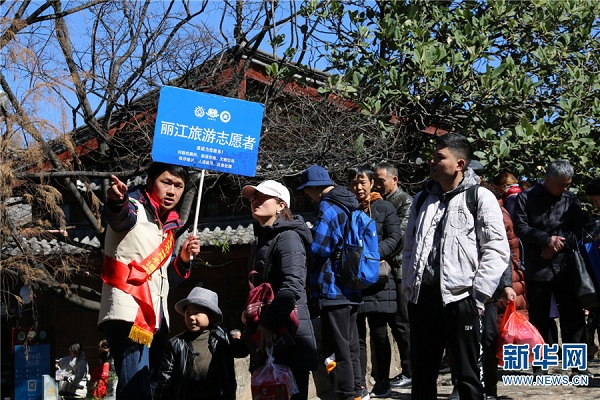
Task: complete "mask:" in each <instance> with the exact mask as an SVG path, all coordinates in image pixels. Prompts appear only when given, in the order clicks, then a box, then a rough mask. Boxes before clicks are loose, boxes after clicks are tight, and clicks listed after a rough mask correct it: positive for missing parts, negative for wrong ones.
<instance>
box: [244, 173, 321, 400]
mask: <svg viewBox="0 0 600 400" xmlns="http://www.w3.org/2000/svg"><path fill="white" fill-rule="evenodd" d="M242 196H243V197H244V198H246V199H248V200H249V201H250V208H251V210H252V216H253V217H254V219H255V220H256V221H257V222H258V225H255V228H254V229H255V230H254V232H255V235H256V241H255V243H254V247H253V251H252V254H251V258H250V270H253V271H256V272H257V273H256V274H253V275H252V280H253V282H252V283H253V284H254V285H255V286H256V285H259V284H260V283H262V282H269V283H270V284H271V286H272V287H273V291H274V293H275V298H274V300H273V302H272V303H271V305H270V306H269V308H268V309H267V310H266V311H264V312H263V314H262V316H261V322H260V325H259V326H258V329H257V334H256V335H255V338H256V344H257V347H258V348H259V349H266V348H268V347H269V346H271V345H272V344H274V343H276V342H277V340H278V339H279V338H280V337H281V336H282V335H283V334H285V332H286V330H287V327H288V322H289V315H290V313H291V312H292V310H293V309H294V307H295V306H297V308H298V317H299V322H300V323H299V326H298V330H297V332H296V333H295V334H294V335H293V340H294V342H295V343H294V344H293V345H292V346H290V347H287V348H286V349H285V351H284V352H282V354H275V362H276V363H277V364H283V365H287V366H288V367H290V369H291V370H292V373H293V375H294V378H295V380H296V384H297V385H298V389H299V391H300V392H299V393H298V394H296V395H294V396H292V399H293V400H296V399H298V400H299V399H307V398H308V380H309V371H311V370H315V369H316V368H317V345H316V341H315V335H314V331H313V326H312V323H311V321H310V316H309V312H308V306H307V301H306V290H305V286H306V276H307V271H306V248H307V246H310V243H311V241H312V235H311V233H310V229H309V228H308V226H306V223H305V222H304V220H303V219H302V217H300V216H293V215H292V213H291V211H290V208H289V204H290V192H289V190H288V189H287V188H286V187H285V186H283V185H282V184H281V183H279V182H276V181H272V180H268V181H264V182H262V183H261V184H259V185H257V186H246V187H244V188H243V189H242ZM250 353H251V358H252V354H255V353H254V352H253V351H251V352H250ZM255 358H256V357H255ZM253 361H255V360H251V366H252V367H258V366H259V365H256V363H255V362H253Z"/></svg>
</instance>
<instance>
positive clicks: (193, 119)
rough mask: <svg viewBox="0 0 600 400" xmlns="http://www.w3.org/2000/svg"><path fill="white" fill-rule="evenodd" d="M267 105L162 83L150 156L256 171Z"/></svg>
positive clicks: (190, 164)
mask: <svg viewBox="0 0 600 400" xmlns="http://www.w3.org/2000/svg"><path fill="white" fill-rule="evenodd" d="M264 110H265V106H264V105H262V104H259V103H253V102H250V101H245V100H238V99H232V98H229V97H223V96H217V95H214V94H208V93H200V92H195V91H193V90H187V89H180V88H176V87H171V86H164V87H163V88H162V89H161V90H160V99H159V102H158V114H157V116H156V127H155V129H154V142H153V144H152V159H153V160H154V161H161V162H165V163H169V164H177V165H183V166H188V167H195V168H201V169H208V170H213V171H220V172H228V173H231V174H238V175H245V176H254V175H255V174H256V163H257V160H258V145H259V141H260V131H261V127H262V118H263V113H264Z"/></svg>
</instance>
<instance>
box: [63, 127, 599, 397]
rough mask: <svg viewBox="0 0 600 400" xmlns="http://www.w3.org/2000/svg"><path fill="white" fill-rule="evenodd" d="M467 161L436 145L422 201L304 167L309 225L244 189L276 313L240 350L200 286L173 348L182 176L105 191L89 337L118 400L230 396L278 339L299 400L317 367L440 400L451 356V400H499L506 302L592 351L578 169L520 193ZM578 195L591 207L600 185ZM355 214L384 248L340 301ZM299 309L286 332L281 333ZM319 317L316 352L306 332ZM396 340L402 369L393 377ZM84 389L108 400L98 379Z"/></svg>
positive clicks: (377, 181) (595, 233)
mask: <svg viewBox="0 0 600 400" xmlns="http://www.w3.org/2000/svg"><path fill="white" fill-rule="evenodd" d="M472 157H473V149H472V147H471V144H470V142H469V141H468V140H467V139H466V138H465V137H464V136H461V135H458V134H446V135H443V136H440V137H439V138H437V142H436V147H435V151H434V154H433V159H432V160H431V163H430V179H429V180H428V181H427V183H426V185H425V186H424V189H423V190H422V191H420V192H419V193H417V194H416V195H415V196H414V197H413V196H411V195H409V194H407V193H406V192H405V191H403V190H402V188H401V187H400V186H399V180H398V170H397V169H396V167H395V166H394V165H393V164H390V163H381V164H379V165H377V166H376V167H374V168H371V167H367V166H358V167H356V168H352V169H350V170H349V174H348V179H347V182H346V183H347V184H346V185H336V184H335V183H334V182H333V180H332V179H331V177H330V175H329V173H328V172H327V170H326V169H325V168H323V167H321V166H319V165H316V164H315V165H311V166H310V167H308V168H307V169H306V170H304V171H303V173H302V174H301V176H300V184H299V186H298V187H297V190H299V191H302V192H303V193H304V194H305V195H306V196H307V197H308V198H309V199H311V200H312V202H313V203H314V204H315V206H316V208H317V216H316V220H315V223H314V225H313V227H312V229H309V228H308V226H307V224H306V222H305V221H304V220H303V219H302V217H301V216H299V215H295V214H294V213H293V212H292V209H291V198H292V196H291V192H290V190H289V189H288V188H287V187H286V186H284V185H283V184H281V183H280V182H277V181H273V180H267V181H264V182H261V183H260V184H258V185H249V186H245V187H244V188H243V189H242V192H241V195H242V197H243V198H244V199H246V200H247V201H248V204H249V206H250V210H251V212H252V216H253V218H254V219H255V221H256V224H255V228H254V233H255V236H256V240H255V242H254V245H253V248H252V251H251V256H250V260H249V268H248V270H249V272H250V271H252V273H251V274H250V279H251V281H252V283H253V284H254V285H260V284H261V283H263V282H268V283H270V284H271V286H272V288H273V291H274V299H273V301H272V303H271V304H270V306H269V307H268V308H267V309H265V310H264V311H263V313H262V315H261V319H260V324H259V325H258V327H257V328H256V329H255V330H254V331H253V332H243V333H242V334H241V335H239V334H238V335H236V336H235V337H234V336H233V335H231V333H230V332H227V331H226V330H224V329H223V328H221V327H220V325H221V323H222V321H223V315H222V312H221V310H220V308H219V300H218V296H217V293H215V292H214V291H212V290H209V289H208V288H201V287H195V288H194V289H192V291H191V292H190V293H189V295H188V296H187V298H186V299H184V300H181V301H179V302H178V303H177V304H176V305H175V310H176V311H177V312H178V313H179V314H181V315H182V316H183V318H184V321H185V324H186V327H187V328H188V330H187V331H185V332H184V333H181V334H179V335H177V336H175V337H173V338H171V339H169V334H168V333H169V331H168V326H169V315H168V308H167V303H166V301H167V295H168V292H169V284H170V282H171V284H173V282H174V281H181V280H182V279H185V278H187V277H188V276H189V274H190V267H191V260H192V258H193V257H194V256H196V255H198V254H199V252H200V246H199V240H198V237H197V236H193V235H189V236H188V237H187V238H186V239H185V241H184V243H183V245H182V247H181V251H180V252H179V254H178V255H175V254H174V238H173V232H174V230H175V229H177V228H179V227H180V226H181V221H180V220H179V216H178V214H177V212H176V211H175V210H176V206H177V204H178V202H179V200H180V199H181V196H182V194H183V191H184V189H185V187H186V185H187V183H188V175H187V172H186V170H185V169H184V168H182V167H178V166H174V165H168V164H163V163H153V164H152V165H151V166H150V168H149V169H148V180H147V183H146V186H144V187H141V188H135V189H133V190H129V188H128V187H127V186H126V185H125V184H124V183H123V182H121V181H120V180H119V179H117V178H116V177H113V183H112V185H111V186H110V188H109V189H108V193H107V202H106V206H105V214H106V217H107V221H108V227H107V233H106V244H105V250H104V252H105V259H104V265H103V269H102V279H103V282H104V283H103V289H102V300H101V310H100V316H99V326H100V328H101V330H102V332H103V333H104V335H105V337H106V338H107V340H108V343H110V355H111V358H112V360H113V363H114V371H115V374H116V376H117V378H118V385H117V387H116V398H117V399H128V400H129V399H144V400H147V399H152V398H155V399H182V400H188V399H189V400H191V399H233V398H235V396H236V379H235V371H234V368H233V360H234V358H235V357H245V356H247V355H248V354H249V355H250V358H251V361H250V368H251V370H254V369H256V368H258V367H260V366H261V364H263V363H264V360H265V358H264V357H261V352H265V351H267V349H269V348H272V347H276V345H277V343H279V341H280V340H282V338H284V337H285V338H286V340H287V342H286V343H287V344H286V349H285V351H284V352H279V353H276V354H274V357H275V362H276V363H277V364H282V365H286V366H288V367H289V369H290V371H291V373H292V375H293V377H294V379H295V382H296V384H297V388H298V393H296V394H294V395H293V396H292V397H291V398H292V399H295V400H297V399H298V400H299V399H307V398H308V388H309V376H310V372H311V371H314V370H316V369H317V366H318V364H319V363H323V362H324V361H325V358H327V360H328V362H329V363H330V366H329V367H328V369H327V370H328V372H329V377H330V380H331V382H332V386H333V390H334V391H335V393H336V395H337V397H338V398H339V399H342V400H347V399H352V400H355V399H369V398H385V397H389V396H391V394H392V390H393V389H394V388H397V387H408V386H410V387H411V392H412V397H413V398H415V399H419V400H428V399H437V389H436V388H437V384H436V381H437V378H438V373H439V366H440V363H441V362H442V359H443V357H447V358H448V359H449V360H450V361H449V362H450V366H451V370H452V379H453V383H454V390H453V392H452V395H451V396H450V398H451V399H459V398H460V399H482V398H485V399H495V398H496V397H497V396H498V390H497V370H498V362H497V359H496V340H497V335H498V320H499V317H498V316H499V315H501V314H502V313H503V312H504V309H505V308H506V305H507V303H508V302H509V301H515V302H516V308H517V310H520V312H524V313H526V314H528V316H529V319H530V321H531V322H532V323H533V325H534V326H535V327H536V328H537V329H538V330H539V332H540V333H541V334H542V336H543V337H544V339H545V340H546V341H547V342H549V343H551V342H552V340H555V341H556V336H554V337H552V335H553V333H552V329H551V328H552V326H551V322H552V321H553V320H552V318H551V316H552V315H553V313H557V314H558V315H560V325H561V335H562V340H563V341H564V342H569V343H588V341H589V340H590V338H589V333H590V332H593V331H595V330H596V329H597V328H598V317H597V315H598V314H597V313H595V311H594V310H589V311H590V312H589V315H588V316H587V319H586V314H585V313H586V311H585V310H584V309H583V308H582V307H581V306H580V305H579V303H578V302H577V299H576V298H575V296H574V295H573V293H572V290H571V289H570V288H571V287H572V284H573V282H572V280H573V274H572V266H571V258H570V256H569V255H570V253H571V252H572V251H573V249H574V247H575V246H577V242H578V241H579V240H581V239H582V233H583V232H586V234H587V235H588V236H589V237H591V238H592V240H600V228H599V225H600V223H598V220H597V219H594V218H593V217H592V215H591V214H588V213H587V212H585V211H584V209H583V208H582V205H581V202H580V199H579V197H578V196H576V195H575V194H573V193H572V192H571V191H569V186H570V184H571V182H572V179H573V176H574V170H573V167H572V166H571V165H570V164H569V163H568V162H567V161H564V160H556V161H553V162H551V163H550V164H549V165H548V166H547V167H546V175H545V178H544V180H543V182H541V183H538V184H536V185H533V186H532V187H525V185H521V184H520V182H519V180H518V179H516V178H515V176H513V175H512V174H510V173H508V172H503V173H501V174H499V175H498V176H495V177H487V176H486V174H485V171H484V170H483V166H482V165H481V163H479V162H477V161H476V160H473V159H472ZM585 192H586V194H587V195H588V198H589V201H590V202H592V204H593V205H594V206H595V207H599V206H600V178H597V179H595V180H592V181H591V182H589V184H588V185H587V187H586V191H585ZM352 210H362V211H364V212H365V213H366V214H367V215H368V216H369V217H370V218H372V219H373V220H374V221H375V223H376V228H377V236H378V240H379V246H378V251H379V255H380V277H379V280H378V281H377V282H376V283H375V284H373V285H371V286H370V287H368V288H365V289H357V288H354V287H349V286H348V285H347V284H346V283H345V282H344V281H343V280H342V279H340V275H339V274H338V271H339V269H340V265H341V262H342V260H341V258H340V257H339V254H340V251H341V248H342V245H343V240H344V229H345V226H346V224H347V222H348V219H349V217H350V212H351V211H352ZM521 251H523V254H521ZM381 271H384V272H381ZM311 306H316V309H317V310H318V315H315V314H314V313H313V312H312V311H313V310H314V309H315V307H311ZM296 312H297V316H298V324H297V329H296V328H295V329H294V330H293V331H292V330H290V329H288V328H289V326H288V325H287V324H288V323H289V318H290V314H291V313H296ZM316 317H318V318H319V320H320V324H321V337H320V338H317V337H315V331H314V329H313V323H312V321H311V319H313V318H316ZM586 321H588V325H586ZM590 321H591V322H590ZM590 325H592V326H590ZM367 327H368V332H369V335H367ZM388 329H389V331H390V332H391V334H392V339H393V342H395V344H396V345H397V346H398V350H399V354H400V360H401V362H400V365H399V366H398V367H399V370H400V371H401V372H400V374H398V375H397V376H394V377H390V364H391V360H392V357H391V343H390V342H391V340H390V338H389V337H388ZM238 333H239V332H238ZM554 335H556V333H554ZM290 336H291V340H290ZM317 339H318V340H319V341H320V342H321V343H322V348H323V354H322V355H321V356H322V357H323V359H318V357H319V355H318V353H317ZM591 339H592V341H593V337H592V338H591ZM368 341H370V342H369V344H370V348H371V359H370V360H369V359H368V357H367V344H368ZM444 355H445V356H444ZM332 360H333V361H334V362H333V363H331V362H332ZM369 363H370V364H371V368H372V377H373V378H374V381H375V384H374V386H373V387H371V388H369V387H368V386H370V383H369V382H367V380H366V377H367V365H368V364H369ZM75 364H77V362H75ZM108 365H109V363H108V358H107V357H100V365H99V366H98V368H97V369H96V370H95V372H94V373H92V380H93V381H94V380H95V381H96V382H102V381H103V380H104V379H105V377H106V376H107V374H108ZM110 365H112V364H110ZM545 372H546V371H544V370H540V369H534V373H535V374H540V373H545ZM573 372H574V373H587V371H573ZM92 387H94V388H95V389H94V390H97V391H98V396H97V397H100V398H101V397H102V393H101V389H100V388H101V387H102V383H98V384H96V385H95V386H92Z"/></svg>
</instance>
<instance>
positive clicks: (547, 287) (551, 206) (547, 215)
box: [513, 160, 587, 374]
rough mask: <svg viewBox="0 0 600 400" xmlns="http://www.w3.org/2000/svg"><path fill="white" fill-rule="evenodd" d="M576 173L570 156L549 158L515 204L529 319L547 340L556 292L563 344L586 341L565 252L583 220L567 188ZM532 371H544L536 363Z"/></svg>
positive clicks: (575, 237)
mask: <svg viewBox="0 0 600 400" xmlns="http://www.w3.org/2000/svg"><path fill="white" fill-rule="evenodd" d="M574 174H575V171H574V170H573V167H572V166H571V164H569V162H568V161H565V160H557V161H553V162H551V163H550V164H548V166H547V167H546V177H545V179H544V182H543V183H542V184H541V185H536V186H535V187H533V188H532V189H531V190H529V191H526V192H521V193H519V195H518V196H517V204H516V206H515V218H514V221H513V222H514V227H515V234H516V235H517V237H519V238H520V239H521V241H522V242H523V246H524V250H525V257H524V259H525V263H526V264H525V267H526V269H525V283H526V285H527V300H528V303H529V304H528V309H529V320H530V321H531V323H532V324H533V325H534V326H535V327H536V328H537V329H538V330H539V331H540V333H541V335H542V337H543V338H544V340H545V341H548V340H549V337H548V336H549V329H550V318H548V316H549V315H550V305H551V298H552V295H554V298H555V299H556V303H557V304H558V310H559V312H560V325H561V336H562V341H563V343H586V330H585V316H584V311H583V309H582V307H581V305H580V304H579V303H578V301H577V299H576V298H575V295H574V294H573V274H572V271H573V266H572V265H571V262H572V261H571V258H570V257H569V253H570V252H571V251H572V250H573V246H576V242H577V240H578V238H579V237H581V233H582V229H583V227H584V225H585V223H586V220H587V218H586V215H585V212H584V211H583V210H582V209H581V203H580V202H579V199H578V198H577V196H576V195H575V194H573V193H572V192H570V191H569V190H568V189H569V186H570V185H571V182H572V181H573V175H574ZM534 373H536V374H537V373H542V370H541V369H539V367H538V368H534Z"/></svg>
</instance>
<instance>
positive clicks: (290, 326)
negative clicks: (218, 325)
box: [242, 270, 300, 335]
mask: <svg viewBox="0 0 600 400" xmlns="http://www.w3.org/2000/svg"><path fill="white" fill-rule="evenodd" d="M257 273H258V272H256V271H254V270H253V271H251V272H250V275H249V276H248V286H249V287H250V293H248V301H247V302H246V308H244V311H243V312H242V323H243V324H244V325H246V328H247V329H248V331H249V332H250V333H254V332H256V329H257V328H258V325H259V324H260V319H261V316H262V314H263V312H265V311H266V310H267V309H268V308H269V306H270V305H271V303H272V302H273V299H275V293H274V292H273V287H272V286H271V284H270V283H268V282H264V283H261V284H260V285H258V286H254V285H253V284H252V279H251V277H252V275H254V274H257ZM299 325H300V320H299V319H298V306H297V305H295V306H294V309H293V310H292V312H291V313H290V317H289V319H288V321H287V323H286V326H285V329H287V331H288V332H289V333H290V334H292V335H295V334H296V332H297V331H298V326H299ZM276 333H277V334H278V335H279V334H281V333H283V332H276Z"/></svg>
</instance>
